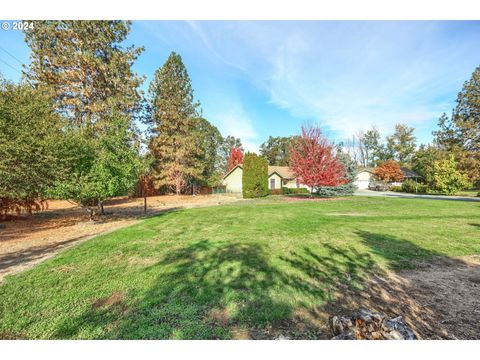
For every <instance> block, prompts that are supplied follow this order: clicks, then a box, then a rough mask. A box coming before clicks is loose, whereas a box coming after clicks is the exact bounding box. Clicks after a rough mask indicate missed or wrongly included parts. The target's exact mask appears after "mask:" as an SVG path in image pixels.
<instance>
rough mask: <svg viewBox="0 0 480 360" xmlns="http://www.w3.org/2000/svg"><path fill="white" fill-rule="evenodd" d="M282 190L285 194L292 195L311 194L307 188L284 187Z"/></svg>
mask: <svg viewBox="0 0 480 360" xmlns="http://www.w3.org/2000/svg"><path fill="white" fill-rule="evenodd" d="M282 192H283V194H284V195H290V194H292V195H293V194H309V193H310V192H309V191H308V189H305V188H287V187H283V188H282Z"/></svg>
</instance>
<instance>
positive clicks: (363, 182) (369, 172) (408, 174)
mask: <svg viewBox="0 0 480 360" xmlns="http://www.w3.org/2000/svg"><path fill="white" fill-rule="evenodd" d="M400 170H402V173H403V180H407V179H411V180H415V181H418V180H419V179H421V178H422V177H421V176H420V175H419V174H417V173H416V172H415V171H413V170H410V169H408V168H406V167H401V168H400ZM375 180H376V177H375V173H374V172H373V168H370V167H365V168H360V169H358V173H357V178H356V180H355V185H357V187H358V188H359V189H368V184H369V183H370V181H375ZM392 185H398V186H401V185H402V182H394V183H392Z"/></svg>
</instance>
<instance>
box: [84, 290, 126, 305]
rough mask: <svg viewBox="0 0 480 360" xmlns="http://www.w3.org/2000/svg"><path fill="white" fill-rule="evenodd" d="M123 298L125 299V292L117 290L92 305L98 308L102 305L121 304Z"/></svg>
mask: <svg viewBox="0 0 480 360" xmlns="http://www.w3.org/2000/svg"><path fill="white" fill-rule="evenodd" d="M123 299H124V294H123V292H121V291H117V292H114V293H113V294H112V295H110V296H108V297H105V298H102V299H98V300H97V301H95V302H94V303H93V304H92V307H93V308H94V309H98V308H101V307H110V306H115V305H120V304H122V302H123Z"/></svg>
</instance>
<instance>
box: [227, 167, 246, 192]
mask: <svg viewBox="0 0 480 360" xmlns="http://www.w3.org/2000/svg"><path fill="white" fill-rule="evenodd" d="M242 174H243V169H241V168H238V167H237V168H236V169H235V170H233V171H232V172H231V173H230V174H229V175H228V176H227V177H226V178H225V179H223V185H225V186H226V192H228V193H241V192H242Z"/></svg>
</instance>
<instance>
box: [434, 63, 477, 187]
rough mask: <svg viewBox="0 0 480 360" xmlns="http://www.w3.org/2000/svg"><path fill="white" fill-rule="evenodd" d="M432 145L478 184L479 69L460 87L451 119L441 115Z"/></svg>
mask: <svg viewBox="0 0 480 360" xmlns="http://www.w3.org/2000/svg"><path fill="white" fill-rule="evenodd" d="M438 126H439V130H438V131H436V132H434V136H435V142H436V143H437V144H438V145H439V146H440V147H441V148H442V149H443V150H445V151H446V152H448V153H450V154H453V155H454V156H455V159H456V161H457V165H458V168H459V169H460V170H461V171H463V172H464V173H465V174H467V176H468V178H469V180H470V181H471V182H474V183H476V184H477V185H480V66H479V67H477V68H476V69H475V71H474V72H473V74H472V76H471V78H470V79H469V80H468V81H466V82H465V83H464V84H463V88H462V90H461V91H460V92H459V93H458V96H457V100H456V106H455V109H454V110H453V113H452V116H451V118H448V117H447V116H446V115H445V114H443V115H442V116H441V117H440V119H439V121H438Z"/></svg>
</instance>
